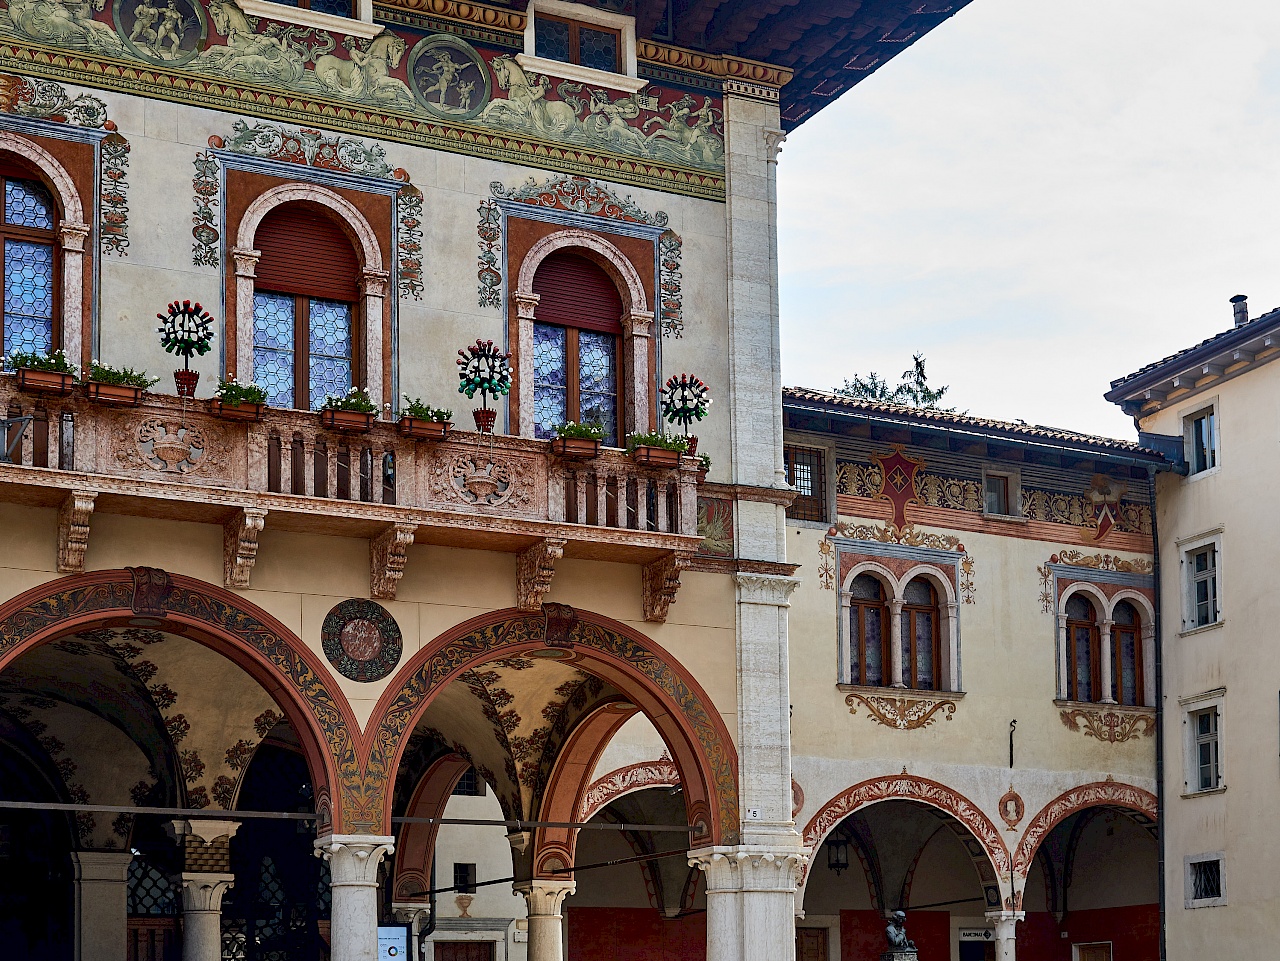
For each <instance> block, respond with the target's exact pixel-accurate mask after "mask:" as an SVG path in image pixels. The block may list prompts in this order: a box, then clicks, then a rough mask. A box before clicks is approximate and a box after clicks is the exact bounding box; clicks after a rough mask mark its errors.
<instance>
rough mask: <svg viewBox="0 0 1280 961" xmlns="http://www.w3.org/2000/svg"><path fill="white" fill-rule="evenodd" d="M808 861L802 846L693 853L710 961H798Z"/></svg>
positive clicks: (754, 847)
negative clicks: (702, 884) (702, 885)
mask: <svg viewBox="0 0 1280 961" xmlns="http://www.w3.org/2000/svg"><path fill="white" fill-rule="evenodd" d="M807 860H808V857H807V852H804V851H802V850H800V849H799V847H798V846H797V847H796V848H794V849H791V850H786V849H778V850H773V851H769V850H766V849H764V848H763V847H760V846H756V845H738V846H734V847H713V848H702V849H699V850H697V851H690V852H689V864H690V865H692V866H693V867H696V868H698V869H699V870H701V871H702V872H703V873H704V874H706V876H707V961H764V959H768V961H794V959H795V949H796V935H795V892H796V879H797V876H798V874H799V872H800V869H801V868H802V867H803V865H804V863H805V862H806V861H807ZM530 961H532V956H530Z"/></svg>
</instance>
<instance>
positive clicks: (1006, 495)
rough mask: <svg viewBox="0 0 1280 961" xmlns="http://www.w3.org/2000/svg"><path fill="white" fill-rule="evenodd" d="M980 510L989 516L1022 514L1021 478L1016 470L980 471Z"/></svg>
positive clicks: (1018, 515)
mask: <svg viewBox="0 0 1280 961" xmlns="http://www.w3.org/2000/svg"><path fill="white" fill-rule="evenodd" d="M982 512H983V513H984V514H987V515H988V516H991V517H1021V516H1022V478H1021V475H1020V474H1019V473H1018V472H1017V471H997V470H984V471H983V472H982Z"/></svg>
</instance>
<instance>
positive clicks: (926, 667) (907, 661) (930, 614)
mask: <svg viewBox="0 0 1280 961" xmlns="http://www.w3.org/2000/svg"><path fill="white" fill-rule="evenodd" d="M938 623H939V617H938V594H937V592H936V591H935V590H934V589H933V585H932V584H930V583H929V582H928V581H927V580H925V579H924V578H922V577H917V578H916V579H915V580H913V581H912V582H911V583H910V584H908V585H907V587H906V589H905V590H904V591H903V592H902V682H903V683H904V684H905V685H906V686H907V687H909V688H914V689H915V690H919V691H933V690H937V688H938V678H939V677H940V676H941V674H942V664H941V661H942V658H941V645H940V644H939V643H938V637H939V630H938Z"/></svg>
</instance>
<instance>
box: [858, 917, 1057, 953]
mask: <svg viewBox="0 0 1280 961" xmlns="http://www.w3.org/2000/svg"><path fill="white" fill-rule="evenodd" d="M885 927H886V923H885V920H884V918H883V917H882V916H881V915H880V913H879V912H878V911H841V912H840V961H880V955H881V954H883V953H884V951H885V948H886V942H885V939H884V929H885ZM907 937H909V938H910V939H911V940H912V941H914V942H915V943H916V947H917V948H918V949H919V951H920V957H921V958H949V957H951V914H950V912H948V911H908V912H907ZM1028 957H1034V955H1028Z"/></svg>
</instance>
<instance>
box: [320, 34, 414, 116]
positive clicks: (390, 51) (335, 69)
mask: <svg viewBox="0 0 1280 961" xmlns="http://www.w3.org/2000/svg"><path fill="white" fill-rule="evenodd" d="M342 45H343V46H344V47H346V49H347V50H348V51H350V59H343V58H342V57H338V56H335V55H333V54H329V53H326V54H325V55H324V56H321V57H316V58H315V65H316V66H315V71H314V77H315V80H316V81H318V82H319V86H320V89H322V90H324V91H325V92H328V93H336V94H340V95H341V96H344V97H347V98H349V99H351V100H366V101H368V100H372V101H377V102H379V103H390V102H394V101H401V102H404V103H410V104H411V103H413V94H412V93H411V92H410V91H409V88H408V87H407V86H405V84H404V81H403V80H397V79H396V78H395V77H393V76H391V71H392V70H395V69H396V68H397V67H399V66H400V61H401V60H403V59H404V54H405V43H404V41H403V40H402V39H400V37H398V36H396V35H395V34H394V33H392V32H391V31H390V30H384V31H383V32H382V33H380V34H378V35H377V36H376V37H374V38H373V39H372V40H370V41H368V42H367V43H365V44H364V45H363V46H362V41H360V40H358V39H357V38H355V37H347V39H346V40H344V41H343V42H342Z"/></svg>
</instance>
